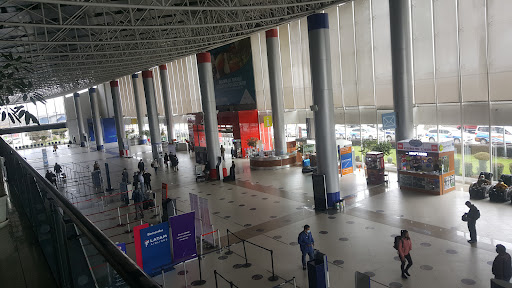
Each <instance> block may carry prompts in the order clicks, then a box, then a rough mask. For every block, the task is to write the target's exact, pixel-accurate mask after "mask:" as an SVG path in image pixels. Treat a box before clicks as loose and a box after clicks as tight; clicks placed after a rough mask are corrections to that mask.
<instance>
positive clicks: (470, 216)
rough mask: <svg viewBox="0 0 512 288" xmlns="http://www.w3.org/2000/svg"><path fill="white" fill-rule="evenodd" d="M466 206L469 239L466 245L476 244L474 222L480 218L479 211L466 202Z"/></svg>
mask: <svg viewBox="0 0 512 288" xmlns="http://www.w3.org/2000/svg"><path fill="white" fill-rule="evenodd" d="M466 206H468V208H469V211H468V213H467V220H468V230H469V236H470V238H471V239H469V240H468V243H476V220H478V218H480V211H479V210H478V209H477V208H476V206H475V205H473V204H472V203H471V202H469V201H466Z"/></svg>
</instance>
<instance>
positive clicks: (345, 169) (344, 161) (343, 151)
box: [340, 147, 354, 175]
mask: <svg viewBox="0 0 512 288" xmlns="http://www.w3.org/2000/svg"><path fill="white" fill-rule="evenodd" d="M340 160H341V175H347V174H350V173H352V172H354V165H353V164H352V147H343V148H340Z"/></svg>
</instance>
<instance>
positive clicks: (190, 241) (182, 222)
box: [169, 211, 197, 263]
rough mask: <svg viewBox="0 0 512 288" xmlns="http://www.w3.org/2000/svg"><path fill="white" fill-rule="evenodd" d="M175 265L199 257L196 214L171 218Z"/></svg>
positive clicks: (191, 213)
mask: <svg viewBox="0 0 512 288" xmlns="http://www.w3.org/2000/svg"><path fill="white" fill-rule="evenodd" d="M169 228H170V230H171V238H172V252H173V253H172V255H173V259H174V263H179V262H182V261H186V260H189V259H192V258H194V257H196V256H197V247H196V237H195V233H196V232H195V230H196V228H195V212H193V211H192V212H189V213H185V214H181V215H177V216H172V217H169Z"/></svg>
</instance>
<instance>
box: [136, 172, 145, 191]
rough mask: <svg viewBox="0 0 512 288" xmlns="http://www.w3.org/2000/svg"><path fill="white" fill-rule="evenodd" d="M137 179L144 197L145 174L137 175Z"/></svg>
mask: <svg viewBox="0 0 512 288" xmlns="http://www.w3.org/2000/svg"><path fill="white" fill-rule="evenodd" d="M137 177H138V179H139V187H140V191H141V192H142V195H144V192H146V191H145V188H146V185H145V184H144V172H139V173H137Z"/></svg>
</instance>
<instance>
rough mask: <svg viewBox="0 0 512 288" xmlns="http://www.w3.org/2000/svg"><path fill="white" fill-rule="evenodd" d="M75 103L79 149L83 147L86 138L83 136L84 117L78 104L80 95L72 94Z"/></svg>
mask: <svg viewBox="0 0 512 288" xmlns="http://www.w3.org/2000/svg"><path fill="white" fill-rule="evenodd" d="M73 100H74V101H75V112H76V121H77V122H78V134H79V135H80V139H79V140H80V147H85V142H86V141H87V136H86V135H85V126H84V117H83V114H82V105H81V104H80V93H76V92H75V93H73Z"/></svg>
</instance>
